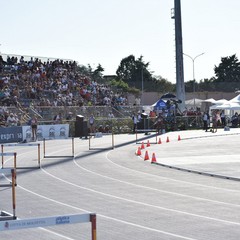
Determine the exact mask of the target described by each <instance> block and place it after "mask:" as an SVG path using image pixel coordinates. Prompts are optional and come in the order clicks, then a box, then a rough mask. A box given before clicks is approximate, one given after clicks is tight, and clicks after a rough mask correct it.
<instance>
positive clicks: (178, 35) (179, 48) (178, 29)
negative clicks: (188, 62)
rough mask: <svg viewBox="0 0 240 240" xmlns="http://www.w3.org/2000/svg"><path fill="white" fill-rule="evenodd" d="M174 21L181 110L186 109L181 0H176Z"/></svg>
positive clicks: (178, 92)
mask: <svg viewBox="0 0 240 240" xmlns="http://www.w3.org/2000/svg"><path fill="white" fill-rule="evenodd" d="M172 19H174V20H175V47H176V88H177V98H178V99H179V100H181V101H182V103H180V104H179V109H180V110H181V111H183V110H184V109H185V84H184V72H183V43H182V19H181V3H180V0H174V9H173V11H172Z"/></svg>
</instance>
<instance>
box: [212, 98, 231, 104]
mask: <svg viewBox="0 0 240 240" xmlns="http://www.w3.org/2000/svg"><path fill="white" fill-rule="evenodd" d="M224 103H228V100H226V99H224V98H223V99H220V100H216V101H215V102H214V104H224Z"/></svg>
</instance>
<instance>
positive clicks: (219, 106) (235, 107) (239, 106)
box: [210, 101, 240, 110]
mask: <svg viewBox="0 0 240 240" xmlns="http://www.w3.org/2000/svg"><path fill="white" fill-rule="evenodd" d="M210 109H222V110H225V109H228V110H240V103H236V102H230V101H228V102H226V103H223V104H215V105H213V106H211V107H210Z"/></svg>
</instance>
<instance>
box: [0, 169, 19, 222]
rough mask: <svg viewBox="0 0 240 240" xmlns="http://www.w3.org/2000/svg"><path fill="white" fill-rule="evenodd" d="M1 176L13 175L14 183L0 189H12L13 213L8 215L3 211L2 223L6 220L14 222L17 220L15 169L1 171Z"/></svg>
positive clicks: (1, 214) (0, 216) (1, 215)
mask: <svg viewBox="0 0 240 240" xmlns="http://www.w3.org/2000/svg"><path fill="white" fill-rule="evenodd" d="M0 173H1V174H11V176H12V182H11V183H10V184H0V187H11V188H12V209H13V213H12V214H10V213H7V212H5V211H1V213H0V221H4V220H13V219H16V191H15V186H16V170H15V169H10V168H8V169H0Z"/></svg>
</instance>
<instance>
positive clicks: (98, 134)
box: [89, 131, 114, 150]
mask: <svg viewBox="0 0 240 240" xmlns="http://www.w3.org/2000/svg"><path fill="white" fill-rule="evenodd" d="M108 135H111V147H108V148H101V147H99V148H93V147H91V139H92V138H101V137H103V136H108ZM98 149H114V132H113V131H112V132H111V133H109V134H106V133H105V134H104V133H101V132H99V133H91V134H89V150H98Z"/></svg>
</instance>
